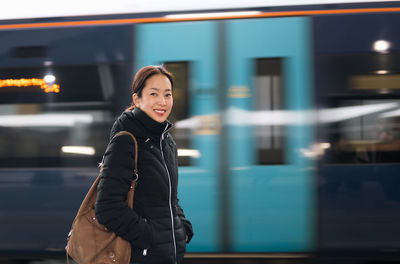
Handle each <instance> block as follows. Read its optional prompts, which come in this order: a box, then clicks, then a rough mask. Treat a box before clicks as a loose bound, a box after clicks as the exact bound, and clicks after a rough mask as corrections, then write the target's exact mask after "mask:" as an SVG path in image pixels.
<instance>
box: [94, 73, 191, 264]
mask: <svg viewBox="0 0 400 264" xmlns="http://www.w3.org/2000/svg"><path fill="white" fill-rule="evenodd" d="M172 90H173V81H172V75H171V73H169V72H168V71H167V70H166V69H165V68H164V67H162V66H147V67H144V68H142V69H140V70H139V71H138V72H137V73H136V75H135V78H134V81H133V85H132V105H131V106H130V107H129V108H128V109H127V110H126V111H125V112H124V113H122V115H121V116H120V117H119V118H118V119H117V120H116V121H115V123H114V125H113V128H112V130H111V138H112V137H113V136H114V135H115V134H116V133H118V132H119V131H123V130H125V131H129V132H131V133H132V134H134V135H135V137H136V139H137V141H138V146H139V151H138V152H139V153H138V170H139V179H138V181H137V185H136V189H135V196H134V205H133V210H132V209H130V208H129V207H128V206H127V204H126V195H127V193H128V191H129V188H130V185H131V181H132V179H133V169H134V155H135V151H134V142H133V139H132V138H131V137H130V136H129V135H122V136H118V137H116V138H115V139H113V140H111V142H110V146H109V148H108V151H107V152H106V153H105V156H104V163H103V173H102V177H101V180H100V183H99V186H98V198H97V202H96V216H97V218H98V221H99V222H100V223H101V224H103V225H104V226H106V227H107V229H109V230H111V231H113V232H115V233H116V234H117V235H118V236H121V237H122V238H124V239H125V240H127V241H129V242H130V243H131V245H132V259H133V261H134V262H135V263H142V264H144V263H180V262H181V261H182V259H183V255H184V253H185V249H186V243H188V242H189V241H190V240H191V238H192V236H193V230H192V225H191V223H190V222H189V221H188V220H187V219H186V218H185V215H184V213H183V210H182V208H181V207H180V206H179V204H178V198H177V186H178V163H177V149H176V144H175V142H174V140H173V139H172V137H171V135H170V134H169V133H168V131H169V130H170V129H171V126H172V125H171V123H170V122H169V121H168V120H167V117H168V116H169V114H170V113H171V109H172V105H173V98H172Z"/></svg>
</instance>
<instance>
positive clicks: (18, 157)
mask: <svg viewBox="0 0 400 264" xmlns="http://www.w3.org/2000/svg"><path fill="white" fill-rule="evenodd" d="M256 10H257V12H255V11H256ZM260 10H261V11H260ZM227 11H232V10H227ZM233 11H238V10H233ZM239 11H249V13H246V14H244V15H242V14H239V13H233V14H231V13H229V15H227V16H225V15H224V13H217V14H214V15H213V14H212V15H211V16H208V17H206V18H204V17H201V16H197V14H194V12H189V14H188V16H187V17H178V18H171V17H168V16H167V15H169V14H167V13H151V14H150V13H146V14H139V15H137V16H136V15H131V16H127V15H124V16H122V15H121V16H119V15H107V16H100V15H99V16H93V17H70V18H64V19H59V18H52V19H37V20H32V19H31V20H29V19H28V20H27V19H26V20H21V21H20V20H8V21H0V22H1V25H0V40H1V41H0V146H1V147H0V200H1V203H0V256H3V257H4V256H7V257H17V258H20V257H21V256H22V257H25V256H26V257H35V256H45V257H46V256H52V255H61V254H64V247H65V245H66V236H67V234H68V232H69V229H70V226H71V223H72V220H73V218H74V216H75V213H76V212H77V209H78V207H79V205H80V202H81V201H82V199H83V197H84V195H85V193H86V192H87V190H88V188H89V186H90V185H91V183H92V182H93V181H94V179H95V178H96V176H97V175H98V168H97V164H98V162H100V161H101V158H102V155H103V152H104V150H105V148H106V144H107V142H108V138H109V130H110V128H111V125H112V123H113V120H114V119H115V117H116V116H118V115H119V114H120V113H121V112H122V111H123V110H124V109H125V108H126V107H127V106H129V104H130V91H129V90H130V85H131V81H132V78H133V74H134V72H135V70H136V69H138V68H140V67H142V66H144V65H149V64H164V65H165V66H166V67H167V69H169V70H170V71H171V72H172V73H173V74H174V76H175V83H176V84H175V88H174V99H175V100H174V110H173V113H172V115H171V120H172V121H173V122H174V123H175V128H174V130H173V136H174V138H175V140H176V142H177V145H178V148H179V150H178V154H179V162H180V168H179V173H180V179H179V180H180V182H179V194H178V196H179V197H180V200H181V205H182V207H183V208H184V210H185V214H186V216H187V217H188V218H189V219H191V221H192V223H193V227H194V230H195V236H194V239H193V240H192V242H191V243H190V244H189V247H188V251H189V253H200V254H209V253H213V254H214V253H215V254H216V255H218V254H227V253H235V254H244V253H249V256H251V254H258V255H257V256H260V254H261V255H262V256H265V257H268V256H270V255H274V254H282V253H285V254H286V255H289V256H290V255H297V256H301V258H303V257H306V258H317V259H320V260H321V261H322V260H329V259H331V258H333V259H335V258H337V257H341V258H344V257H351V258H353V257H359V259H363V260H368V261H371V260H375V259H385V260H387V259H389V260H399V259H398V256H399V255H400V225H399V222H400V174H398V173H399V171H400V30H399V29H400V13H399V11H400V4H399V3H398V2H384V3H383V2H380V3H359V4H355V3H352V4H335V5H323V6H322V5H309V6H281V7H274V8H271V7H269V8H259V9H257V8H250V9H246V10H239ZM200 14H203V13H200ZM180 15H183V12H180ZM207 15H209V14H207ZM164 16H167V17H164Z"/></svg>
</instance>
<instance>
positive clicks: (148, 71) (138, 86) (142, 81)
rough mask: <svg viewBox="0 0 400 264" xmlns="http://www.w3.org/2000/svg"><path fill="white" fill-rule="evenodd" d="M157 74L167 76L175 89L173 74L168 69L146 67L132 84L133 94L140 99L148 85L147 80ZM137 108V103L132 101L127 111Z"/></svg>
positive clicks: (152, 66)
mask: <svg viewBox="0 0 400 264" xmlns="http://www.w3.org/2000/svg"><path fill="white" fill-rule="evenodd" d="M156 74H162V75H165V76H166V77H167V78H168V79H169V81H170V82H171V87H172V89H173V87H174V82H173V80H172V77H173V76H172V73H170V72H169V71H167V69H165V68H164V66H162V65H160V66H154V65H150V66H146V67H143V68H141V69H140V70H139V71H138V72H137V73H136V74H135V78H134V79H133V84H132V90H131V91H132V94H134V93H136V94H137V95H138V96H139V97H142V90H143V88H144V86H145V85H146V81H147V79H149V78H150V77H151V76H153V75H156ZM133 108H135V103H134V102H133V100H132V103H131V106H129V107H128V108H127V109H126V110H127V111H131V110H133Z"/></svg>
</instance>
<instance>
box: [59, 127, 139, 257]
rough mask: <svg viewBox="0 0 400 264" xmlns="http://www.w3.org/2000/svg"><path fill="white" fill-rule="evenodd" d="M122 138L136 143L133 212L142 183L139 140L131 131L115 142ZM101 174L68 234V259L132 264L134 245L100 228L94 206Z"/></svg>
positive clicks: (120, 133)
mask: <svg viewBox="0 0 400 264" xmlns="http://www.w3.org/2000/svg"><path fill="white" fill-rule="evenodd" d="M119 135H130V136H131V137H132V139H133V141H134V142H135V169H134V175H135V176H136V177H135V179H134V180H133V181H132V184H131V189H130V191H129V192H128V195H127V203H128V206H129V207H130V208H133V195H134V192H135V185H136V181H137V179H138V170H137V160H138V144H137V141H136V138H135V137H134V136H133V135H132V134H131V133H129V132H128V131H120V132H119V133H117V134H116V135H115V136H114V137H113V139H114V138H115V137H117V136H119ZM101 173H102V167H101V169H100V174H99V175H98V176H97V179H96V181H95V182H94V183H93V185H92V187H90V189H89V191H88V193H87V194H86V197H85V199H84V200H83V202H82V204H81V206H80V208H79V210H78V213H77V215H76V217H75V219H74V222H73V223H72V228H71V231H70V232H69V234H68V238H67V240H68V242H67V246H66V247H65V250H66V253H67V262H68V264H69V259H68V255H69V256H71V257H72V258H73V259H74V260H75V261H76V262H77V263H78V264H128V263H129V262H130V258H131V245H130V243H129V242H128V241H126V240H124V239H123V238H121V237H119V236H117V235H116V234H115V233H114V232H111V231H109V230H107V228H106V227H105V226H104V225H102V224H99V222H98V221H97V218H96V214H95V210H94V206H95V203H96V199H97V185H98V183H99V181H100V176H101Z"/></svg>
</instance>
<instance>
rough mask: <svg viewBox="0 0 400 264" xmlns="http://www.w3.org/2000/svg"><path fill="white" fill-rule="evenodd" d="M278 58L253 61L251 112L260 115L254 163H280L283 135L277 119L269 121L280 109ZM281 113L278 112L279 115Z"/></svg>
mask: <svg viewBox="0 0 400 264" xmlns="http://www.w3.org/2000/svg"><path fill="white" fill-rule="evenodd" d="M282 63H283V60H282V59H281V58H268V59H257V60H256V73H257V75H256V77H255V88H256V91H255V94H256V96H255V102H254V103H255V111H257V112H259V113H261V114H260V115H259V116H260V117H261V118H260V120H258V122H257V126H256V129H255V133H256V140H257V141H256V146H257V156H258V164H283V163H284V144H285V142H284V132H285V128H284V126H283V124H279V123H276V122H270V121H279V120H282V119H281V118H270V117H269V116H270V115H271V114H273V113H279V112H281V111H282V110H284V101H283V99H284V97H283V95H284V86H283V76H282ZM281 113H282V112H281Z"/></svg>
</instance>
